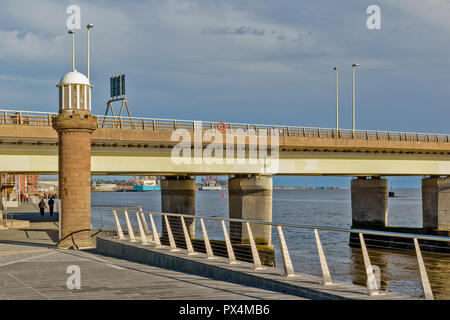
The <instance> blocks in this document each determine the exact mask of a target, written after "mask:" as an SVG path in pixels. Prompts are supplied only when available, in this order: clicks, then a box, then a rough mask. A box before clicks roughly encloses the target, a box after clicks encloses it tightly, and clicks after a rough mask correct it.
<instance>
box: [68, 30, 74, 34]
mask: <svg viewBox="0 0 450 320" xmlns="http://www.w3.org/2000/svg"><path fill="white" fill-rule="evenodd" d="M67 33H69V34H74V33H75V31H74V30H69V31H68V32H67Z"/></svg>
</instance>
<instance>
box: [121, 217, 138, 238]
mask: <svg viewBox="0 0 450 320" xmlns="http://www.w3.org/2000/svg"><path fill="white" fill-rule="evenodd" d="M124 213H125V220H126V221H127V228H128V236H129V237H130V241H131V242H136V238H135V237H134V232H133V228H132V227H131V223H130V217H128V212H127V211H126V210H125V211H124Z"/></svg>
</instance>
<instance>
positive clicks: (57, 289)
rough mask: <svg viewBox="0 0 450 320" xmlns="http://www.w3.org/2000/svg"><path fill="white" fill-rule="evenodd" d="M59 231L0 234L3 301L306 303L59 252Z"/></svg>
mask: <svg viewBox="0 0 450 320" xmlns="http://www.w3.org/2000/svg"><path fill="white" fill-rule="evenodd" d="M47 216H48V213H47ZM39 218H40V216H39V217H38V218H37V219H36V220H40V219H39ZM44 218H45V217H44ZM44 220H50V219H49V218H45V219H44ZM57 232H58V225H57V222H55V221H46V222H32V223H31V227H30V228H29V229H22V230H11V229H10V230H4V231H0V300H1V299H133V300H136V299H155V300H157V299H163V300H169V299H177V300H178V299H204V300H208V299H214V300H240V299H271V300H272V299H273V300H275V299H299V300H301V298H299V297H296V296H292V295H287V294H282V293H277V292H274V291H269V290H263V289H258V288H252V287H248V286H244V285H239V284H235V283H230V282H225V281H217V280H212V279H209V278H206V277H202V276H197V275H192V274H188V273H183V272H177V271H171V270H167V269H163V268H158V267H152V266H148V265H143V264H139V263H134V262H129V261H125V260H120V259H115V258H110V257H105V256H101V255H99V254H96V253H95V252H92V251H91V252H89V251H76V250H57V249H55V248H54V244H55V241H56V240H57ZM71 265H76V266H79V267H80V270H81V289H79V290H78V289H73V290H69V289H68V288H67V284H66V283H67V278H68V277H69V276H70V274H68V273H66V271H67V268H68V267H69V266H71Z"/></svg>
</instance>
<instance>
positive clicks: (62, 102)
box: [56, 70, 92, 114]
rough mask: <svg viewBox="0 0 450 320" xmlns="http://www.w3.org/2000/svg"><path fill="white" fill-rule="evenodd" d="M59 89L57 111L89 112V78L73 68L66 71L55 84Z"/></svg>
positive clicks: (90, 87) (90, 86)
mask: <svg viewBox="0 0 450 320" xmlns="http://www.w3.org/2000/svg"><path fill="white" fill-rule="evenodd" d="M56 86H57V87H58V90H59V112H60V113H69V114H71V113H73V112H74V111H77V112H81V113H90V112H91V89H92V85H91V83H90V82H89V79H88V78H87V77H86V76H85V75H84V74H82V73H80V72H78V71H76V70H74V71H71V72H68V73H66V74H65V75H64V76H63V77H62V78H61V80H60V81H59V83H58V84H57V85H56Z"/></svg>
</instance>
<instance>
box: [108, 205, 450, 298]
mask: <svg viewBox="0 0 450 320" xmlns="http://www.w3.org/2000/svg"><path fill="white" fill-rule="evenodd" d="M112 215H113V219H114V224H115V227H116V232H117V236H118V238H119V239H120V240H129V241H131V242H140V243H141V244H142V245H150V244H153V245H155V246H156V248H168V249H169V250H170V251H180V250H181V249H183V250H186V254H187V255H195V254H198V253H199V252H203V253H206V255H205V258H206V259H214V258H216V256H217V255H219V256H223V257H226V258H228V263H229V264H235V263H237V260H238V259H237V258H236V257H237V255H239V256H241V257H242V256H243V255H245V254H247V255H248V254H249V250H248V248H250V254H251V259H250V260H249V261H251V262H252V263H253V268H254V269H255V270H259V269H262V268H263V265H264V264H263V263H262V262H261V253H260V252H258V249H257V246H256V239H255V238H254V236H253V232H258V228H261V226H266V227H268V228H270V229H271V227H275V228H276V234H277V238H278V243H279V253H280V256H281V261H282V265H283V271H284V275H285V276H286V277H292V276H295V275H296V273H295V270H294V266H293V263H292V260H291V255H290V253H289V250H288V246H287V243H286V239H285V236H284V233H283V229H289V230H305V231H308V230H309V232H310V231H312V234H311V236H312V235H313V237H314V240H315V246H316V249H317V256H318V260H319V263H320V271H321V276H322V284H323V285H324V286H327V285H332V284H333V283H334V282H333V280H332V277H331V273H330V269H329V267H328V263H327V259H326V255H325V252H324V249H323V246H322V242H321V239H320V236H319V231H335V232H339V233H349V234H350V233H353V234H356V235H357V236H358V240H359V244H360V247H361V251H362V258H363V262H364V266H363V269H364V273H365V275H364V276H365V279H366V282H365V283H364V285H366V286H367V293H368V294H369V295H377V294H380V293H381V292H380V287H379V284H378V283H377V280H379V279H377V278H376V276H375V271H374V268H373V266H374V265H372V263H371V259H370V256H369V250H368V249H367V247H368V246H366V240H365V236H368V237H369V236H374V235H375V236H377V235H378V236H389V237H393V238H408V239H411V240H412V242H413V248H414V250H415V254H416V259H417V266H418V270H419V274H420V282H421V286H422V290H423V296H424V298H425V299H427V300H433V299H434V295H433V291H432V289H431V286H430V281H429V278H428V273H427V270H426V268H425V263H424V258H423V256H422V251H421V249H420V246H422V247H424V246H431V247H432V246H433V245H427V244H426V243H421V244H420V245H419V240H423V241H425V242H426V241H429V240H433V241H437V242H445V243H448V242H450V238H449V237H438V236H428V235H419V234H405V233H395V232H383V231H374V230H360V229H345V228H333V227H320V226H305V225H291V224H280V223H273V222H265V221H257V220H243V219H231V218H228V219H226V218H217V217H199V216H193V215H183V214H170V213H157V212H146V211H143V210H142V208H139V210H133V209H123V208H114V209H113V210H112ZM155 215H156V216H161V217H162V219H161V220H162V221H161V229H162V230H161V233H160V232H158V230H157V228H156V224H155V219H154V218H153V217H154V216H155ZM121 217H123V218H125V227H124V228H123V227H122V223H123V222H121ZM131 217H135V218H134V219H133V220H134V221H136V222H137V227H138V228H137V229H135V228H133V224H132V222H131V221H132V219H131ZM146 217H148V218H149V221H150V228H151V230H150V229H149V224H148V223H147V218H146ZM174 219H178V220H174ZM195 220H200V224H201V233H202V235H203V240H202V241H203V242H204V249H202V250H201V251H195V250H194V246H193V240H192V239H193V238H194V237H193V235H192V233H190V232H189V231H188V223H189V224H190V223H192V222H193V221H195ZM206 221H216V222H220V225H221V229H222V230H221V231H222V232H223V239H224V244H225V248H226V250H224V249H222V252H221V250H220V248H218V247H217V246H216V247H215V248H214V251H213V247H212V245H211V243H212V242H211V241H210V240H209V237H208V233H207V230H206V227H205V222H206ZM225 222H228V223H229V226H230V230H229V231H228V229H227V227H226V224H225ZM236 223H238V224H241V228H242V229H241V230H242V233H245V234H246V237H247V238H248V240H246V242H247V241H248V243H247V244H246V246H247V247H246V249H245V250H243V249H242V248H241V249H240V247H239V246H238V247H237V248H236V246H234V247H235V248H233V244H232V242H233V239H231V240H230V238H231V237H232V235H233V232H232V228H233V225H232V224H235V225H234V228H236ZM258 226H259V227H258ZM135 230H138V231H136V232H137V233H138V235H136V234H135ZM255 230H256V231H255ZM259 230H260V229H259ZM125 235H127V237H125ZM161 235H162V236H161ZM194 235H195V231H194ZM162 237H164V238H165V242H166V243H165V244H166V245H163V243H162ZM180 240H181V241H180ZM197 240H198V239H197ZM367 241H369V240H367ZM374 241H375V242H376V241H377V240H374V239H370V242H371V247H375V248H376V247H377V245H373V242H374ZM391 242H392V240H391ZM180 243H181V245H180ZM234 244H235V243H234ZM379 248H384V247H383V246H379ZM447 248H448V247H447ZM236 250H241V251H242V252H236ZM371 250H372V249H371ZM244 251H245V252H244ZM428 259H431V260H433V258H428ZM434 260H436V259H434ZM447 276H448V274H447V275H444V277H447Z"/></svg>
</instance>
